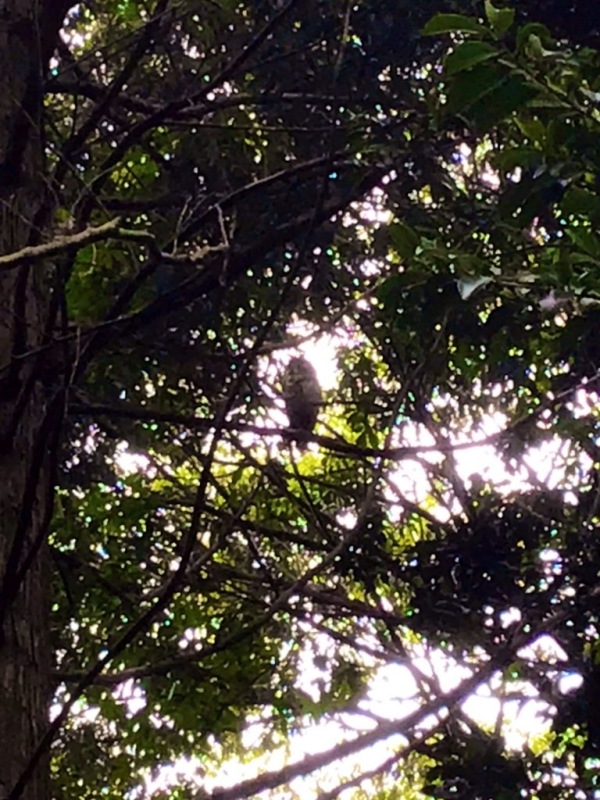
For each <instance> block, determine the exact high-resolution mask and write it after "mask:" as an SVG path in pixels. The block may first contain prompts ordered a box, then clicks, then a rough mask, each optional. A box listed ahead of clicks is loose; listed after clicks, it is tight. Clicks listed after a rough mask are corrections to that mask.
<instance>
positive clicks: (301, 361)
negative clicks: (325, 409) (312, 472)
mask: <svg viewBox="0 0 600 800" xmlns="http://www.w3.org/2000/svg"><path fill="white" fill-rule="evenodd" d="M282 383H283V398H284V400H285V410H286V413H287V415H288V420H289V424H290V428H292V429H293V430H294V438H295V439H296V442H297V443H298V444H304V443H306V441H307V440H308V437H309V434H310V433H311V431H312V429H313V428H314V426H315V423H316V421H317V417H318V415H319V406H320V404H321V387H320V385H319V381H318V380H317V374H316V372H315V370H314V367H313V366H312V364H311V363H310V362H309V361H307V360H306V359H305V358H292V360H291V361H290V363H289V364H288V366H287V369H286V370H285V373H284V375H283V381H282Z"/></svg>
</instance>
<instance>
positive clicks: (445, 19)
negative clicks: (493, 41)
mask: <svg viewBox="0 0 600 800" xmlns="http://www.w3.org/2000/svg"><path fill="white" fill-rule="evenodd" d="M459 32H462V33H479V34H482V35H487V34H488V30H487V28H486V27H485V26H484V25H482V24H481V23H480V22H477V20H476V19H473V17H467V16H465V15H464V14H436V15H435V17H433V18H432V19H430V20H429V22H428V23H427V25H425V27H424V28H423V35H424V36H438V35H439V34H441V33H459Z"/></svg>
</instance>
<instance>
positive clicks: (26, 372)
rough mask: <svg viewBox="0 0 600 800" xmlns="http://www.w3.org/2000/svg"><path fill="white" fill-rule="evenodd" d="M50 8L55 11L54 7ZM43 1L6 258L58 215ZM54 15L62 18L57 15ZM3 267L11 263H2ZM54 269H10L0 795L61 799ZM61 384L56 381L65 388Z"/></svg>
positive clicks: (15, 59) (15, 118) (6, 173)
mask: <svg viewBox="0 0 600 800" xmlns="http://www.w3.org/2000/svg"><path fill="white" fill-rule="evenodd" d="M46 5H48V4H46ZM57 11H59V12H63V11H64V3H57V4H55V8H54V12H53V13H52V14H50V12H49V11H48V9H47V8H46V9H45V8H44V7H43V6H42V4H41V3H40V2H39V0H4V1H2V0H0V252H1V253H2V254H5V253H9V252H14V251H16V250H19V249H20V248H22V247H23V246H25V245H27V244H31V243H34V242H35V241H39V239H40V233H41V232H40V230H39V228H40V227H43V226H44V224H46V223H45V220H48V219H49V218H50V210H49V206H48V205H47V198H48V197H49V196H50V195H49V193H48V191H47V181H46V180H45V178H44V172H43V169H44V146H43V137H42V127H41V126H42V97H43V78H44V74H45V66H46V64H45V62H46V61H47V58H48V53H49V51H51V48H52V46H53V45H52V42H53V36H51V35H50V29H51V28H53V29H54V35H55V33H56V30H57V29H58V25H59V24H60V20H59V18H58V16H57V14H56V12H57ZM49 17H52V19H49ZM0 269H1V267H0ZM48 269H49V268H48V267H44V266H43V265H40V264H39V263H36V264H35V265H31V266H21V267H19V268H18V269H12V270H10V271H6V270H4V271H0V797H1V798H5V797H11V798H13V797H16V796H17V795H16V794H15V793H14V792H13V788H14V786H15V784H16V783H17V781H18V780H19V778H20V777H21V776H23V775H24V774H25V775H27V781H26V785H25V787H24V789H23V791H22V793H21V792H19V794H20V795H21V796H22V797H23V798H27V800H47V799H48V797H49V787H48V783H49V781H48V766H47V761H45V760H44V759H41V760H40V761H39V762H38V764H37V766H36V767H35V769H30V768H31V764H32V762H31V757H32V754H33V752H34V751H35V748H36V745H37V744H38V743H39V740H40V736H41V734H42V733H43V731H44V729H45V728H46V726H47V722H48V718H47V715H48V701H49V694H48V692H49V669H50V651H49V635H48V627H49V622H48V617H49V602H48V585H47V583H48V582H47V578H48V572H49V565H48V563H47V562H48V556H47V550H46V547H45V536H46V532H47V528H48V524H49V517H50V512H51V503H52V488H53V487H52V483H53V480H52V471H53V470H52V465H53V463H54V462H55V452H56V446H57V442H58V435H57V431H58V426H60V412H59V413H57V408H59V405H60V404H57V403H56V396H57V395H56V390H54V391H55V395H54V399H53V398H52V394H51V393H50V390H49V389H48V387H46V386H44V381H43V380H42V379H40V378H39V377H38V376H39V375H43V374H47V373H48V370H47V369H40V367H41V366H42V359H43V358H44V356H38V357H31V356H28V354H29V353H31V351H34V350H35V349H36V348H39V347H40V345H41V344H43V343H44V341H45V340H46V336H47V335H48V334H49V331H48V326H49V319H50V313H51V312H50V307H51V300H50V292H49V291H48V289H47V286H48V285H49V284H48V277H49V276H48ZM55 385H56V384H55Z"/></svg>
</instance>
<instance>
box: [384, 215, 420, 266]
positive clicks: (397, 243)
mask: <svg viewBox="0 0 600 800" xmlns="http://www.w3.org/2000/svg"><path fill="white" fill-rule="evenodd" d="M389 230H390V239H391V242H392V246H393V248H394V250H395V251H396V252H397V253H398V255H399V256H401V257H402V258H410V257H411V256H412V255H414V252H415V250H416V249H417V247H418V245H419V242H420V239H419V236H418V235H417V233H415V231H414V230H413V229H412V228H411V227H410V225H407V224H406V223H405V222H394V223H393V224H392V225H390V229H389Z"/></svg>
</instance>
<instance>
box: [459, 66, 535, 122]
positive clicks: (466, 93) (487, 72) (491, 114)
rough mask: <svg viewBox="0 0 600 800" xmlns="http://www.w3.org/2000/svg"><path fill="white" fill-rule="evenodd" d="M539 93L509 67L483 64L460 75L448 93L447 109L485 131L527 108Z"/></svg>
mask: <svg viewBox="0 0 600 800" xmlns="http://www.w3.org/2000/svg"><path fill="white" fill-rule="evenodd" d="M536 94H537V90H536V89H535V88H534V87H532V86H531V85H530V84H529V83H527V82H526V81H525V80H524V79H523V78H521V77H519V76H517V75H515V74H513V73H512V72H510V71H508V70H507V69H505V68H502V67H499V66H497V65H491V64H479V65H477V67H476V68H474V69H472V70H469V72H467V73H464V72H462V73H459V74H458V76H457V77H456V80H455V81H454V82H453V83H452V85H451V87H450V90H449V92H448V101H447V104H446V108H447V110H448V111H449V112H450V113H454V114H462V115H464V116H465V117H466V118H467V119H469V120H471V121H472V122H473V123H474V125H475V126H476V127H477V128H478V129H479V130H480V131H482V132H484V131H486V130H489V129H490V128H491V127H493V126H494V125H496V124H497V123H498V122H501V121H502V120H503V119H505V118H506V117H508V116H509V115H510V114H512V113H513V112H514V111H516V110H517V109H519V108H521V107H522V106H524V105H526V104H527V103H528V102H529V101H530V100H531V99H532V98H533V97H535V96H536Z"/></svg>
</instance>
